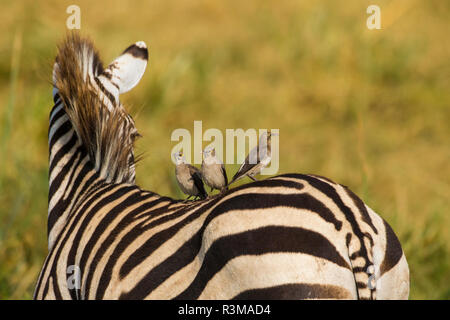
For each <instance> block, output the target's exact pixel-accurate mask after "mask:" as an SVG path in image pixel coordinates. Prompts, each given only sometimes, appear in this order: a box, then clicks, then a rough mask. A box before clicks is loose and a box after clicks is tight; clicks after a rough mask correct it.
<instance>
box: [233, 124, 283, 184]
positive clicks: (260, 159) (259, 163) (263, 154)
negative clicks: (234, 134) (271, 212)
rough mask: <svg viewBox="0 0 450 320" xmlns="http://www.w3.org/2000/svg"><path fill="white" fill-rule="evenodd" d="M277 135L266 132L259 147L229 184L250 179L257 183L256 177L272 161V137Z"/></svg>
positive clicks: (260, 139)
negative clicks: (246, 178) (245, 178)
mask: <svg viewBox="0 0 450 320" xmlns="http://www.w3.org/2000/svg"><path fill="white" fill-rule="evenodd" d="M273 135H277V134H276V133H272V131H271V130H268V131H266V132H264V133H263V134H262V135H261V137H260V138H259V142H258V145H257V146H256V147H254V148H253V149H252V150H251V151H250V152H249V154H248V155H247V158H245V160H244V162H243V163H242V164H241V166H240V167H239V169H238V171H237V172H236V174H235V175H234V176H233V179H232V180H231V182H230V183H229V184H232V183H233V182H235V181H238V180H239V179H242V178H244V177H249V178H250V179H252V180H253V181H257V179H256V178H255V175H257V174H259V173H260V172H261V170H262V169H264V168H265V167H267V165H268V164H269V163H270V161H271V160H272V136H273Z"/></svg>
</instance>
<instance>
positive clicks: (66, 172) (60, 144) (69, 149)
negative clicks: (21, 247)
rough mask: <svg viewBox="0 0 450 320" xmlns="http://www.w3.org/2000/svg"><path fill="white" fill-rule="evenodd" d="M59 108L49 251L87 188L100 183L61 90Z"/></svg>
mask: <svg viewBox="0 0 450 320" xmlns="http://www.w3.org/2000/svg"><path fill="white" fill-rule="evenodd" d="M53 100H54V102H55V105H54V107H53V109H52V111H51V112H50V120H49V122H50V123H49V132H48V141H49V193H48V224H47V228H48V229H47V232H48V234H47V235H48V247H49V249H50V248H51V247H52V246H53V243H54V241H55V239H56V238H57V236H58V234H59V233H60V231H61V230H62V228H63V227H64V225H65V222H66V220H67V218H68V216H69V212H70V210H71V208H72V207H73V206H74V204H75V203H76V201H77V200H78V199H79V198H80V196H81V195H82V194H83V192H86V190H85V189H86V188H88V187H90V186H93V185H95V181H96V180H99V181H100V179H99V177H98V174H97V172H96V171H95V170H94V167H93V165H92V163H91V162H90V161H89V156H88V154H87V152H86V150H85V148H84V147H83V146H82V144H81V143H80V141H79V139H78V138H77V134H76V132H75V130H74V129H73V127H72V124H71V122H70V120H69V118H68V116H67V114H66V112H65V110H64V106H63V103H62V101H61V98H60V97H59V94H58V90H57V89H56V88H55V89H54V90H53Z"/></svg>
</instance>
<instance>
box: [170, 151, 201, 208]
mask: <svg viewBox="0 0 450 320" xmlns="http://www.w3.org/2000/svg"><path fill="white" fill-rule="evenodd" d="M174 157H175V160H176V167H175V176H176V178H177V182H178V185H179V186H180V189H181V191H183V192H184V193H185V194H187V195H189V197H188V198H187V199H186V200H188V199H189V198H190V197H192V196H194V197H199V198H200V199H205V198H206V197H207V196H208V194H207V193H206V191H205V187H204V186H203V181H202V174H201V172H200V170H199V169H197V168H196V167H194V166H192V165H190V164H189V163H186V159H185V158H184V156H183V153H182V152H181V151H180V152H178V153H175V154H174Z"/></svg>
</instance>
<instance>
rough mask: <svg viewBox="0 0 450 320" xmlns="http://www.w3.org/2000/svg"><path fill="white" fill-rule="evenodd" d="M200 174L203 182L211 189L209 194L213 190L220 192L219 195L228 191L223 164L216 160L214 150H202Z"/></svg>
mask: <svg viewBox="0 0 450 320" xmlns="http://www.w3.org/2000/svg"><path fill="white" fill-rule="evenodd" d="M201 172H202V177H203V181H204V182H205V183H206V184H207V185H208V186H210V187H211V192H212V191H213V190H214V189H217V190H220V192H221V193H223V192H225V191H226V190H228V186H227V185H228V177H227V172H226V171H225V166H224V165H223V163H222V162H221V161H220V160H219V159H217V157H216V149H215V148H206V149H205V150H203V161H202V169H201Z"/></svg>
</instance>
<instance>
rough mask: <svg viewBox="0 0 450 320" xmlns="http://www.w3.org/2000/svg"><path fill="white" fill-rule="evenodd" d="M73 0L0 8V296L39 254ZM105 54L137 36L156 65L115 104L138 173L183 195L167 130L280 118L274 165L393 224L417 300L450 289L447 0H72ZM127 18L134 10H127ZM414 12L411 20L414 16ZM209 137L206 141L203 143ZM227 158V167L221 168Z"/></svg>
mask: <svg viewBox="0 0 450 320" xmlns="http://www.w3.org/2000/svg"><path fill="white" fill-rule="evenodd" d="M71 4H73V3H72V2H71V1H58V2H56V1H42V2H41V1H39V5H38V4H37V2H35V1H31V0H30V1H21V2H18V1H6V2H5V3H2V10H1V11H0V29H1V30H9V31H8V32H6V31H2V37H0V126H1V127H0V298H1V299H20V298H24V299H28V298H31V296H32V293H33V288H34V284H35V281H36V278H37V276H38V273H39V271H40V268H41V266H42V264H43V261H44V259H45V256H46V252H47V249H46V245H47V244H46V237H47V236H46V235H47V230H46V212H47V187H48V186H47V177H48V165H47V160H48V159H47V157H48V150H47V126H48V113H49V111H50V108H51V103H52V100H51V85H50V79H51V68H52V61H53V59H54V55H55V53H56V44H57V43H58V42H59V41H60V39H61V38H62V36H63V35H64V33H65V22H66V18H67V16H68V15H67V14H66V13H65V9H66V7H67V6H68V5H71ZM77 4H78V5H79V6H80V8H81V16H82V23H81V27H82V30H81V31H82V33H84V34H86V35H89V36H90V37H91V38H92V39H93V40H94V42H95V43H96V44H97V47H98V49H99V51H100V53H101V55H102V56H103V59H104V62H105V63H108V62H109V61H111V60H112V59H113V58H114V57H115V56H116V55H117V54H119V53H120V52H121V51H122V50H123V49H124V48H126V47H127V46H128V45H129V44H130V43H133V42H135V41H138V40H144V41H146V43H147V44H148V45H149V48H150V63H149V66H148V68H147V71H146V74H145V75H144V77H143V79H142V81H141V83H140V84H139V85H138V86H137V87H136V88H135V89H133V90H132V91H131V92H130V93H127V94H125V95H124V96H123V97H122V100H123V102H124V104H125V105H126V106H129V107H130V110H131V113H132V115H133V116H134V118H135V120H136V123H137V126H138V129H139V131H140V132H141V134H143V136H144V137H143V138H142V139H141V140H139V142H138V143H137V152H138V153H144V159H143V160H142V161H141V162H140V163H139V165H138V168H137V182H138V184H139V185H141V186H142V187H144V188H146V189H150V190H153V191H155V192H158V193H160V194H162V195H169V196H172V197H182V194H181V193H180V191H179V189H178V187H177V186H176V183H175V180H174V176H173V166H172V164H171V162H170V161H169V157H170V150H171V149H172V147H173V146H174V145H175V143H173V142H171V141H170V135H171V133H172V131H173V130H174V129H176V128H187V129H189V130H192V129H193V122H194V120H202V121H203V129H204V130H206V129H208V128H218V129H220V130H223V132H224V130H225V129H226V128H244V129H247V128H279V129H280V161H281V163H280V173H287V172H300V173H316V174H320V175H323V176H327V177H329V178H331V179H333V180H334V181H337V182H339V183H342V184H345V185H347V186H349V187H350V188H351V189H352V190H353V191H354V192H355V193H356V194H358V195H359V196H360V197H361V198H362V199H363V200H364V201H365V202H366V203H367V204H368V205H369V206H371V207H372V208H373V209H374V210H375V211H376V212H378V213H379V214H380V215H381V216H382V217H383V218H384V219H385V220H387V221H388V222H389V223H390V224H391V226H392V228H393V229H394V231H395V232H396V233H397V235H398V236H399V238H400V242H401V243H402V246H403V248H404V250H405V252H406V256H407V259H408V262H409V265H410V270H411V295H410V298H411V299H449V298H450V285H449V283H450V245H449V243H450V234H449V232H448V230H449V209H450V208H449V199H450V181H449V177H450V167H449V165H448V161H449V159H450V147H449V143H448V142H449V136H450V126H449V123H450V91H449V90H448V88H449V87H450V77H449V74H450V44H449V42H448V31H449V22H448V16H449V15H450V5H449V4H448V3H447V2H445V1H439V0H430V1H427V2H423V1H422V2H419V1H412V0H411V1H408V2H406V1H402V0H396V1H387V0H379V1H378V4H379V5H380V7H381V13H382V30H377V31H369V30H367V28H366V26H365V20H366V18H367V15H366V13H365V9H366V8H367V6H368V5H370V4H373V3H372V2H370V1H356V0H354V1H349V2H346V4H345V5H340V4H339V2H336V1H331V0H329V1H315V2H310V3H308V2H305V1H278V2H268V1H267V2H266V1H263V2H261V1H256V0H255V1H244V2H243V1H235V0H234V1H226V2H221V3H219V2H211V1H201V2H195V1H194V2H192V1H178V2H177V6H170V5H169V4H168V3H166V2H163V1H150V2H149V1H136V2H134V3H133V4H128V3H126V2H123V1H112V2H111V3H110V4H109V5H108V8H107V9H106V8H105V5H104V4H98V3H94V2H92V1H79V2H78V3H77ZM130 17H132V18H130ZM418 21H419V22H420V23H418ZM205 145H206V144H205ZM236 169H237V166H236V165H228V166H227V171H228V175H229V176H231V175H233V174H234V172H235V170H236Z"/></svg>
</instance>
